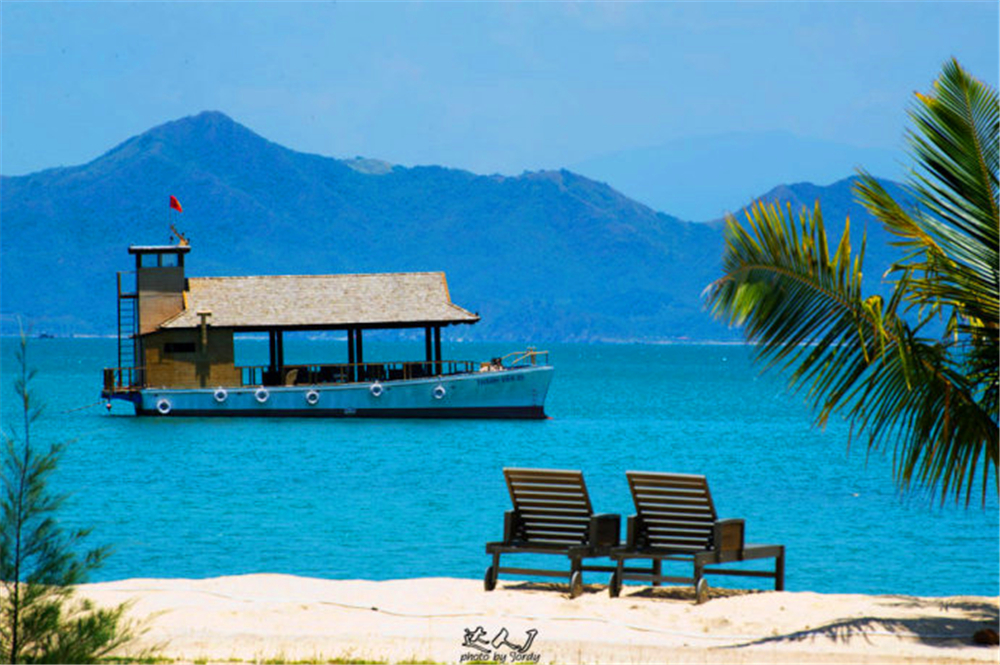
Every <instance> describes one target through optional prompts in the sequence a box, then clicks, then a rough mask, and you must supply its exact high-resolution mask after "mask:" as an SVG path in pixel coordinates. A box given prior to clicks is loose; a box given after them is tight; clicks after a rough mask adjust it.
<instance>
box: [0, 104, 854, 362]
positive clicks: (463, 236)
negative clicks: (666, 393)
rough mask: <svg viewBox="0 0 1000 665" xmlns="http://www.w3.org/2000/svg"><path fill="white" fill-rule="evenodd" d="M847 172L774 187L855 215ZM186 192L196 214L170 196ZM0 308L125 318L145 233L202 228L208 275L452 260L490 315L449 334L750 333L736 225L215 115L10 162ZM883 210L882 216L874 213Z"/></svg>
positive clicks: (452, 279)
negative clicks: (708, 305)
mask: <svg viewBox="0 0 1000 665" xmlns="http://www.w3.org/2000/svg"><path fill="white" fill-rule="evenodd" d="M849 188H850V183H849V182H848V181H843V182H840V183H837V184H835V185H833V186H831V187H828V188H814V187H812V186H810V185H792V186H788V187H784V188H778V189H776V190H772V192H770V193H769V194H768V196H770V197H774V198H778V199H781V200H791V201H793V202H795V203H796V204H798V203H799V202H802V203H808V204H809V205H810V206H811V204H812V200H813V199H815V198H816V197H818V198H820V199H821V200H823V204H824V211H825V214H826V217H827V218H828V219H834V218H836V217H838V216H839V217H842V214H841V213H842V212H845V211H847V212H852V216H853V215H854V214H855V213H854V212H853V210H854V208H852V205H853V204H852V203H850V195H849V193H848V192H849ZM169 195H174V196H176V197H177V198H178V199H179V200H180V201H181V203H182V205H183V207H184V212H183V213H180V214H178V213H176V212H174V211H172V210H170V209H169V208H168V205H167V200H168V196H169ZM0 218H2V228H0V233H2V235H0V241H2V242H0V275H2V294H0V295H2V302H0V317H2V318H0V323H2V324H3V330H4V331H5V332H11V331H12V330H14V331H16V329H17V325H16V323H14V321H15V318H16V317H17V316H20V317H22V318H23V319H24V320H25V321H29V322H31V323H32V324H33V327H34V330H35V331H36V332H38V333H54V334H68V333H71V332H72V333H88V334H111V333H113V332H114V329H115V323H114V322H115V311H116V310H115V272H116V271H119V270H128V269H130V268H131V262H130V259H131V257H129V255H128V254H127V253H126V248H127V246H128V245H129V244H160V243H166V242H168V241H169V225H170V224H171V223H172V222H173V223H175V224H176V225H177V226H178V227H179V228H180V229H181V230H182V231H183V232H184V233H185V234H186V235H187V236H188V237H189V238H190V239H191V244H192V252H191V254H190V255H189V257H188V261H187V265H188V273H189V274H190V275H194V276H212V275H242V274H298V273H303V274H308V273H351V272H395V271H416V270H443V271H445V272H447V275H448V283H449V287H450V289H451V295H452V298H453V300H454V301H455V302H456V303H457V304H459V305H462V306H463V307H466V308H468V309H471V310H473V311H478V312H479V313H480V314H481V315H482V318H483V320H482V322H481V323H479V324H477V325H476V326H472V327H471V328H464V327H463V328H460V329H456V330H454V331H453V332H451V333H450V336H451V337H464V338H468V339H475V338H478V339H484V338H485V339H502V340H512V341H513V340H516V341H518V342H521V343H532V342H539V343H541V342H546V341H556V340H577V341H591V340H670V339H681V338H687V339H735V338H737V337H738V335H737V333H736V332H734V331H730V330H728V329H726V328H725V327H724V326H723V325H721V324H719V323H716V322H714V321H713V320H712V319H711V318H710V316H709V315H708V314H706V313H705V312H704V311H703V308H702V303H701V297H700V295H701V292H702V290H703V289H704V287H705V286H706V285H707V284H708V283H709V282H710V281H711V280H712V279H715V278H716V277H717V276H718V270H719V268H718V265H719V258H720V255H721V249H722V236H721V224H720V223H719V222H710V223H690V222H683V221H681V220H679V219H677V218H676V217H672V216H670V215H667V214H664V213H659V212H655V211H654V210H652V209H651V208H649V207H647V206H644V205H642V204H639V203H637V202H635V201H633V200H631V199H629V198H627V197H625V196H624V195H622V194H620V193H619V192H617V191H615V190H614V189H612V188H611V187H609V186H607V185H604V184H601V183H598V182H595V181H593V180H589V179H587V178H584V177H582V176H579V175H577V174H575V173H572V172H569V171H565V170H563V171H546V172H537V173H525V174H523V175H521V176H517V177H501V176H480V175H475V174H472V173H469V172H466V171H461V170H456V169H447V168H441V167H436V166H431V167H416V168H402V167H399V166H393V165H391V164H387V163H385V162H379V161H377V160H369V159H363V158H358V159H354V160H337V159H331V158H327V157H321V156H318V155H310V154H304V153H299V152H295V151H292V150H289V149H287V148H284V147H282V146H280V145H277V144H275V143H272V142H270V141H267V140H266V139H264V138H262V137H260V136H258V135H257V134H255V133H253V132H252V131H250V130H249V129H247V128H246V127H243V126H242V125H240V124H238V123H236V122H234V121H232V120H231V119H230V118H228V117H226V116H225V115H223V114H221V113H216V112H206V113H202V114H200V115H197V116H193V117H189V118H183V119H181V120H177V121H174V122H170V123H167V124H164V125H161V126H159V127H156V128H154V129H151V130H149V131H148V132H146V133H144V134H142V135H140V136H136V137H134V138H132V139H129V140H127V141H125V142H124V143H122V144H121V145H119V146H117V147H115V148H114V149H112V150H111V151H109V152H108V153H106V154H105V155H102V156H101V157H99V158H98V159H96V160H94V161H92V162H90V163H89V164H85V165H82V166H77V167H71V168H58V169H50V170H46V171H42V172H39V173H34V174H30V175H26V176H17V177H2V178H0ZM870 226H871V225H870Z"/></svg>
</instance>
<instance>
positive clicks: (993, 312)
mask: <svg viewBox="0 0 1000 665" xmlns="http://www.w3.org/2000/svg"><path fill="white" fill-rule="evenodd" d="M910 117H911V120H912V121H913V123H914V126H915V128H914V129H912V130H910V132H909V135H908V139H909V142H910V146H911V150H912V153H913V156H914V158H915V161H916V168H915V170H914V171H913V172H912V173H911V177H910V179H909V180H910V193H911V194H912V196H913V201H914V203H913V204H912V205H911V206H910V207H907V206H906V205H904V204H901V203H899V202H897V201H895V200H894V199H893V198H892V196H890V195H889V194H888V192H886V190H885V189H884V188H883V187H882V186H881V185H880V184H879V182H878V181H877V180H876V179H875V178H873V177H872V176H871V175H869V174H867V173H864V172H862V173H861V176H860V178H859V180H858V183H857V184H856V186H855V193H856V195H857V196H858V198H859V200H860V201H861V203H862V204H863V205H864V206H865V207H866V208H867V209H868V210H869V211H870V212H871V213H872V214H873V215H874V216H875V217H876V218H877V219H878V220H879V221H880V222H881V223H882V224H883V225H884V226H885V227H886V229H888V230H889V231H890V232H891V233H892V234H893V235H894V241H893V243H892V244H893V245H894V246H897V247H899V248H900V249H902V250H903V256H902V257H901V258H900V260H899V261H898V262H896V263H895V264H893V266H892V267H891V268H890V270H889V272H888V273H887V275H892V276H894V280H893V284H892V294H891V296H890V297H889V298H888V300H884V299H883V298H881V297H880V296H878V295H871V296H868V297H866V296H865V294H863V293H862V290H861V272H862V264H863V260H864V251H865V245H864V239H862V242H861V247H860V248H859V251H857V252H852V247H851V243H850V220H848V223H847V225H846V226H845V228H844V233H843V235H842V237H841V238H840V242H839V244H838V246H837V248H836V249H835V250H833V251H832V253H831V251H830V249H828V244H827V237H826V232H825V229H824V225H823V218H822V213H821V212H820V207H819V203H818V202H817V204H816V206H815V208H814V210H813V211H812V212H811V213H809V212H807V211H806V210H803V211H801V212H800V213H798V215H797V216H796V215H793V212H792V209H791V206H788V208H787V209H786V210H785V211H782V210H781V209H780V208H778V207H776V206H774V205H765V204H764V203H761V202H758V203H756V204H755V205H754V206H753V207H752V208H751V210H750V211H748V213H747V224H746V226H743V225H741V224H740V223H739V222H737V220H736V219H735V218H733V217H732V216H730V218H729V219H728V221H727V227H726V250H725V255H724V259H723V273H724V274H723V276H722V277H721V278H720V279H718V280H717V281H715V282H713V283H712V284H711V285H710V286H709V288H708V290H707V294H708V301H709V304H710V306H711V308H712V310H713V312H714V313H715V315H716V317H718V318H725V319H728V321H729V322H730V324H745V335H746V337H747V339H748V340H750V341H753V342H756V343H757V344H758V346H757V354H758V356H759V358H760V359H762V360H763V361H764V362H765V363H766V364H767V366H775V365H779V366H781V367H783V368H784V369H787V370H790V371H791V381H790V382H791V385H792V386H793V387H795V388H800V389H801V388H805V389H806V391H807V395H808V397H809V400H810V401H811V402H812V403H813V405H814V406H815V407H816V408H818V410H819V416H818V422H819V423H820V424H823V423H825V422H826V421H827V419H828V418H829V416H830V415H831V414H832V413H835V412H838V413H842V414H844V415H845V416H846V418H847V419H848V420H849V421H850V422H851V434H852V436H853V435H854V434H855V433H860V434H864V435H865V436H866V437H867V439H868V445H869V447H870V448H891V449H892V452H893V471H894V475H895V478H896V481H897V483H898V484H899V486H900V487H901V488H903V489H910V488H912V487H913V486H914V485H916V486H921V487H925V488H932V489H939V490H940V492H941V497H942V499H944V498H945V497H947V496H949V495H951V494H953V495H954V496H955V498H956V499H958V498H960V497H961V495H962V493H963V490H964V492H965V495H966V502H967V503H968V501H969V500H970V499H971V495H972V492H973V487H974V486H975V485H976V484H977V479H980V480H981V485H982V492H983V501H984V502H985V501H986V498H987V496H988V492H989V490H988V487H989V485H990V479H991V478H992V484H993V485H994V487H995V488H996V489H997V490H998V492H1000V484H998V482H997V481H998V473H997V468H998V465H997V458H998V449H1000V445H998V425H997V420H998V385H997V380H998V377H997V374H998V363H1000V345H998V330H1000V316H998V311H1000V304H998V294H997V289H998V268H1000V263H998V256H997V251H998V244H1000V237H998V232H1000V217H998V213H997V209H998V204H997V202H998V197H997V148H998V99H997V92H996V90H994V89H992V88H990V87H989V86H987V85H985V84H983V83H982V82H980V81H977V80H976V79H974V78H972V77H971V76H969V74H968V73H966V72H965V70H963V69H962V68H961V66H960V65H959V64H958V63H957V62H956V61H954V60H952V61H950V62H948V63H946V64H945V66H944V68H943V70H942V73H941V75H940V77H939V78H938V80H937V81H936V82H935V83H934V88H933V90H932V92H931V93H930V94H927V95H922V94H918V95H917V100H916V102H915V104H914V107H913V109H912V110H911V112H910ZM942 322H943V325H942ZM942 329H943V330H944V333H943V334H942V332H941V331H942Z"/></svg>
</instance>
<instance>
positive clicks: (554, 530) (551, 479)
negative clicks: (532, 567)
mask: <svg viewBox="0 0 1000 665" xmlns="http://www.w3.org/2000/svg"><path fill="white" fill-rule="evenodd" d="M503 473H504V476H505V477H506V479H507V489H509V490H510V500H511V503H512V504H513V505H514V508H515V509H516V510H517V511H518V513H519V515H520V518H521V520H520V529H519V531H520V533H519V534H518V535H519V537H520V538H521V539H522V540H526V541H530V542H537V543H539V544H546V545H576V544H580V543H585V542H587V539H588V536H589V533H588V530H589V527H590V516H591V515H592V514H593V510H592V508H591V505H590V496H589V494H587V486H586V484H585V483H584V482H583V472H581V471H561V470H555V469H504V470H503Z"/></svg>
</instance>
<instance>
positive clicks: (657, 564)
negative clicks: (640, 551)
mask: <svg viewBox="0 0 1000 665" xmlns="http://www.w3.org/2000/svg"><path fill="white" fill-rule="evenodd" d="M652 573H653V586H660V585H662V584H663V583H662V582H660V580H658V579H657V578H658V577H660V575H661V574H662V573H663V561H662V560H661V559H653V567H652Z"/></svg>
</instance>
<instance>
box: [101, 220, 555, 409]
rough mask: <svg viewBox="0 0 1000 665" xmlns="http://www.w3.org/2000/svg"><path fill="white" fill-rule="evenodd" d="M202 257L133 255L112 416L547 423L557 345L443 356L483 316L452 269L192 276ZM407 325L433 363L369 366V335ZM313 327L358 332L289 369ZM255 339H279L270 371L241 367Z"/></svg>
mask: <svg viewBox="0 0 1000 665" xmlns="http://www.w3.org/2000/svg"><path fill="white" fill-rule="evenodd" d="M190 251H191V245H190V243H189V242H188V241H187V239H186V238H184V237H183V236H180V240H179V241H178V243H177V244H175V245H132V246H130V247H129V248H128V253H129V254H130V255H132V256H133V257H134V259H135V268H134V270H128V271H121V272H119V273H118V280H117V282H118V294H117V295H118V297H117V307H118V362H117V365H116V366H115V367H109V368H105V369H104V374H103V380H104V382H103V390H102V391H101V396H102V398H103V399H105V400H107V406H108V409H109V411H110V409H111V404H112V400H124V401H126V402H129V403H131V404H132V405H133V407H134V412H135V414H136V415H139V416H154V417H177V416H293V417H384V418H518V419H542V418H546V415H545V408H544V405H545V398H546V395H547V393H548V389H549V384H550V383H551V380H552V375H553V367H552V365H551V364H549V359H548V357H549V354H548V352H547V351H538V350H536V349H535V348H533V347H528V348H527V350H525V351H518V352H514V353H511V354H508V355H506V356H503V357H499V358H491V359H489V360H487V361H481V362H475V361H468V360H446V359H444V358H443V356H442V352H441V331H442V329H443V328H447V327H450V326H458V325H471V324H475V323H476V322H478V321H479V316H478V314H474V313H472V312H470V311H468V310H466V309H463V308H462V307H459V306H458V305H456V304H454V303H453V302H452V301H451V296H450V293H449V289H448V282H447V279H446V277H445V274H444V273H443V272H409V273H369V274H346V275H343V274H342V275H258V276H243V277H200V278H199V277H188V276H187V275H186V273H185V270H186V266H185V258H186V257H187V255H188V254H189V253H190ZM403 329H414V330H418V331H419V330H421V329H422V330H423V337H424V352H425V353H424V358H423V359H420V360H415V361H414V360H410V361H402V360H398V361H377V362H371V361H368V360H367V359H366V358H365V355H364V335H365V333H367V332H369V331H373V330H403ZM302 331H311V332H314V333H317V334H320V333H333V334H334V335H335V336H338V337H340V336H345V337H346V347H347V348H346V354H345V356H346V358H341V359H340V362H333V361H332V360H333V359H331V362H329V363H323V364H294V363H286V361H285V352H284V343H285V335H286V334H287V333H293V332H295V333H298V332H302ZM247 334H253V335H258V336H261V335H266V336H267V339H268V351H269V354H268V363H267V364H266V365H253V366H237V365H236V353H235V348H236V344H235V340H236V339H238V338H237V336H238V335H247ZM417 335H418V336H419V332H418V333H417ZM418 343H419V342H418ZM345 360H346V362H345Z"/></svg>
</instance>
